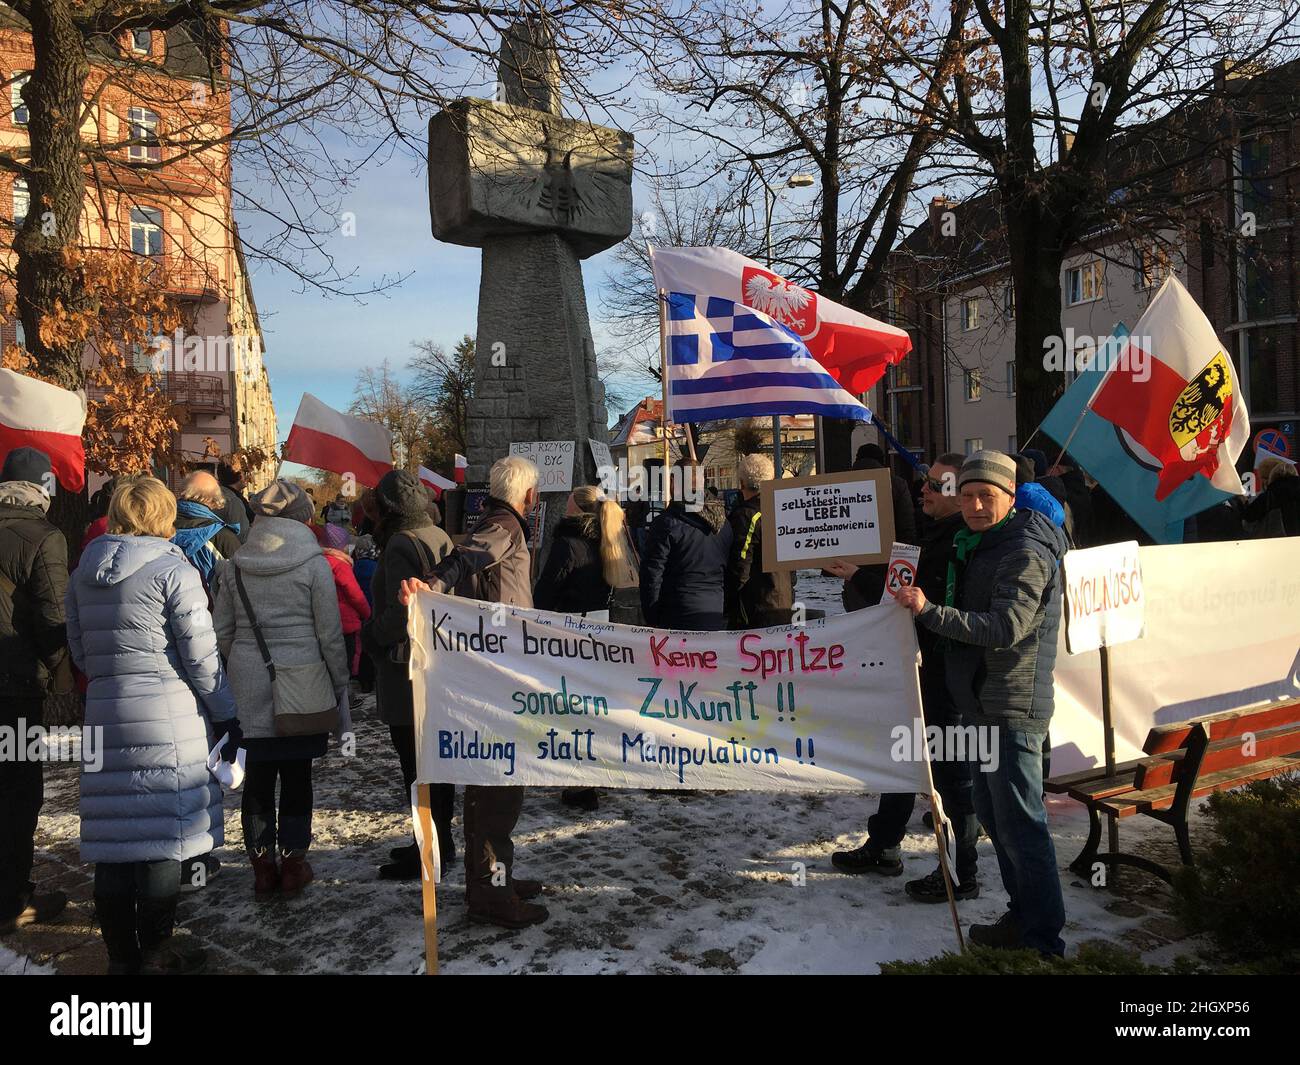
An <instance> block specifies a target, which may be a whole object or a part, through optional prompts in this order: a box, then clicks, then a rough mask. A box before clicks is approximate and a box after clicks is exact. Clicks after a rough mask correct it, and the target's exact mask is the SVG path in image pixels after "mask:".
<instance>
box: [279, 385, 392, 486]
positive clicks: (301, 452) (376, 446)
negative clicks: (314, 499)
mask: <svg viewBox="0 0 1300 1065" xmlns="http://www.w3.org/2000/svg"><path fill="white" fill-rule="evenodd" d="M283 457H284V459H285V460H286V461H288V462H299V463H302V465H304V466H314V467H315V468H316V469H318V470H329V471H330V472H332V473H342V474H352V476H353V477H355V478H356V481H357V484H360V485H365V486H366V487H368V488H373V487H374V486H375V485H377V484H378V483H379V480H380V478H381V477H383V476H384V474H386V473H387V472H388V471H389V470H391V469H392V468H393V436H392V434H391V433H390V432H389V431H388V430H387V429H385V428H384V427H383V426H382V425H380V424H379V423H378V422H372V421H367V420H366V419H365V418H353V417H352V416H351V415H347V414H341V413H339V412H338V411H336V410H335V409H334V408H333V407H327V406H325V404H324V403H322V402H321V401H320V400H319V399H317V398H316V397H315V396H313V395H311V394H310V393H307V392H304V393H303V397H302V401H301V402H300V403H299V404H298V413H297V414H295V415H294V416H293V426H292V427H291V428H290V429H289V439H288V440H286V441H285V442H284V451H283Z"/></svg>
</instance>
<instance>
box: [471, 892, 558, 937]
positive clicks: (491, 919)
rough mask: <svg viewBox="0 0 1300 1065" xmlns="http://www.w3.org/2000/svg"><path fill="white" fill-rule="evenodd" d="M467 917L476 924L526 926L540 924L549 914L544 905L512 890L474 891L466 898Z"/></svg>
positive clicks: (500, 926) (511, 926) (509, 926)
mask: <svg viewBox="0 0 1300 1065" xmlns="http://www.w3.org/2000/svg"><path fill="white" fill-rule="evenodd" d="M468 909H469V919H470V920H471V921H474V922H475V923H476V924H494V925H496V926H497V927H499V928H527V927H528V926H529V925H534V924H541V923H542V922H543V921H545V920H546V918H548V917H549V916H550V912H549V911H548V910H547V909H546V907H545V906H538V905H537V904H536V903H532V902H525V901H524V900H523V899H521V898H520V897H519V896H518V895H516V894H514V893H513V892H512V893H510V894H508V895H506V894H501V893H492V894H486V893H484V894H480V893H477V892H476V893H474V894H472V895H470V896H469V900H468Z"/></svg>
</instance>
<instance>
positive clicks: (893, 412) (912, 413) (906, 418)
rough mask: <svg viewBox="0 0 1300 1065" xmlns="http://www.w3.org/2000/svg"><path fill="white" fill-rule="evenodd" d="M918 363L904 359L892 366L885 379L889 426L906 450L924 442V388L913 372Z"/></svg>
mask: <svg viewBox="0 0 1300 1065" xmlns="http://www.w3.org/2000/svg"><path fill="white" fill-rule="evenodd" d="M914 366H915V363H914V360H912V359H911V358H907V359H904V360H903V361H902V362H900V363H899V364H898V365H897V366H891V367H890V368H889V372H888V374H887V375H886V377H885V392H886V409H887V410H888V411H889V419H890V424H891V425H892V426H893V429H894V433H895V435H896V436H897V437H898V439H899V441H901V442H902V444H903V446H904V447H907V448H912V447H916V446H917V445H919V444H920V442H921V385H920V383H919V382H918V381H917V379H916V376H915V375H914V374H913V373H912V370H913V369H914Z"/></svg>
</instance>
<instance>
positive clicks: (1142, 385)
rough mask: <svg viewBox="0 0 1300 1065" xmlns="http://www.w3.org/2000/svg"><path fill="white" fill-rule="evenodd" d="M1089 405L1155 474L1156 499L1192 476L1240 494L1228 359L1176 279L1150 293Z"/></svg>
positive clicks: (1239, 432) (1239, 423)
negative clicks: (1142, 310) (1145, 305)
mask: <svg viewBox="0 0 1300 1065" xmlns="http://www.w3.org/2000/svg"><path fill="white" fill-rule="evenodd" d="M1091 406H1092V410H1093V412H1094V413H1096V414H1099V415H1101V417H1103V418H1105V419H1106V420H1107V421H1108V422H1111V423H1112V424H1113V425H1114V426H1115V427H1116V429H1117V430H1118V431H1119V439H1120V442H1121V444H1123V446H1124V448H1125V450H1126V451H1127V452H1128V453H1129V455H1130V457H1131V458H1132V459H1133V460H1134V461H1135V462H1136V463H1138V464H1139V465H1141V466H1144V467H1145V468H1146V469H1148V470H1151V471H1153V472H1155V473H1156V475H1157V482H1156V492H1155V497H1156V500H1157V501H1161V500H1164V499H1167V498H1168V497H1169V496H1170V495H1171V494H1172V493H1173V492H1174V490H1175V489H1177V488H1178V487H1179V486H1180V485H1182V484H1184V483H1186V482H1187V480H1188V479H1189V478H1192V477H1196V476H1198V475H1199V476H1201V477H1204V478H1206V479H1207V480H1208V481H1209V482H1210V484H1212V485H1213V486H1214V487H1215V488H1217V489H1219V490H1220V491H1221V492H1227V493H1229V494H1231V495H1243V494H1245V489H1244V488H1243V487H1242V484H1241V478H1240V477H1238V476H1237V470H1236V462H1237V456H1238V455H1240V454H1241V452H1242V449H1244V448H1245V446H1246V442H1247V441H1248V440H1249V439H1250V414H1249V412H1248V411H1247V410H1246V401H1245V399H1244V398H1243V397H1242V394H1241V385H1240V384H1239V383H1238V381H1237V372H1236V370H1235V369H1234V367H1233V365H1232V358H1231V356H1229V355H1228V353H1227V350H1226V349H1225V348H1224V347H1223V345H1222V344H1221V343H1220V341H1219V338H1218V337H1217V336H1216V335H1215V332H1214V326H1212V325H1211V324H1210V320H1209V319H1208V318H1206V317H1205V312H1204V311H1202V310H1201V308H1200V307H1198V306H1197V305H1196V301H1195V300H1194V299H1192V296H1191V293H1189V292H1188V291H1187V289H1185V288H1184V287H1183V285H1182V283H1181V282H1180V281H1179V280H1178V278H1176V277H1174V276H1172V275H1171V276H1170V277H1168V278H1166V279H1165V282H1164V284H1163V285H1161V286H1160V290H1159V291H1158V292H1157V293H1156V294H1155V296H1153V297H1152V299H1151V303H1150V304H1149V305H1148V306H1147V309H1146V311H1145V313H1144V314H1143V315H1142V317H1141V318H1139V319H1138V322H1137V325H1135V326H1134V327H1133V332H1132V333H1131V334H1130V335H1129V338H1128V345H1127V347H1126V349H1125V350H1124V351H1122V352H1121V353H1120V356H1119V358H1118V359H1117V360H1116V365H1115V366H1113V367H1111V368H1110V371H1109V373H1108V375H1107V376H1106V377H1105V378H1104V379H1103V381H1102V383H1101V384H1100V385H1099V386H1098V388H1097V393H1096V395H1095V396H1094V397H1093V399H1092V403H1091Z"/></svg>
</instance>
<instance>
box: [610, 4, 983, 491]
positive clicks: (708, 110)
mask: <svg viewBox="0 0 1300 1065" xmlns="http://www.w3.org/2000/svg"><path fill="white" fill-rule="evenodd" d="M970 2H971V0H959V9H961V10H965V7H966V5H968V4H969V3H970ZM924 6H925V5H924V2H923V0H917V2H915V3H901V4H891V5H887V6H885V7H880V6H876V5H871V4H868V3H866V2H865V0H847V2H844V3H840V2H836V0H796V2H794V3H791V4H786V5H782V6H780V7H779V8H777V9H774V10H770V11H769V10H768V9H765V8H763V7H761V6H759V5H757V4H751V5H743V6H736V5H734V4H729V3H723V2H720V0H705V2H703V3H700V4H696V5H692V7H691V9H690V10H689V11H688V12H685V13H682V12H678V11H672V12H668V13H665V17H664V18H662V19H661V20H660V21H658V22H657V23H656V24H655V27H654V34H653V36H652V37H651V38H650V39H651V40H652V41H653V48H652V50H651V51H652V62H651V63H650V64H649V67H648V69H649V72H650V76H651V79H652V83H653V85H654V86H655V87H656V88H657V89H658V90H659V91H660V94H661V95H660V96H659V97H656V98H654V99H651V100H650V101H648V103H647V105H646V108H645V110H646V114H645V115H644V116H643V121H645V122H646V124H647V125H648V127H649V128H650V129H652V130H657V131H659V132H660V134H661V139H663V138H669V139H670V144H671V148H670V149H669V150H667V151H666V152H665V155H666V156H667V157H666V158H660V159H658V160H657V164H658V165H657V169H658V172H659V176H660V177H661V178H663V179H664V180H665V184H664V186H663V188H662V190H661V192H660V206H661V207H662V201H663V199H664V198H666V197H668V196H673V197H675V198H679V197H682V196H686V195H688V194H689V193H690V191H691V190H692V189H697V190H700V193H699V195H700V196H701V197H702V199H699V200H689V199H688V201H687V204H686V206H685V207H684V208H674V210H673V211H671V212H667V214H668V217H669V218H673V217H674V216H680V215H682V214H683V213H684V214H685V215H686V216H688V218H679V219H678V220H679V221H688V224H687V225H684V226H680V225H679V226H678V227H677V228H678V229H682V230H691V229H694V230H699V231H702V233H701V235H703V236H705V237H708V238H710V239H709V240H708V241H707V242H708V243H714V242H716V243H726V244H728V245H729V246H731V247H733V248H735V249H736V250H739V251H742V252H743V253H745V254H747V255H749V256H750V257H752V258H755V259H759V260H768V261H770V262H771V264H772V265H773V267H774V269H776V270H777V271H778V272H780V273H782V274H783V275H785V276H787V277H789V278H791V279H792V280H795V281H797V282H799V283H801V284H805V285H808V286H809V287H812V288H815V289H817V290H818V291H819V292H821V293H823V294H824V295H826V296H827V297H829V298H831V299H834V300H837V301H839V302H843V303H845V304H847V305H849V306H851V307H854V308H856V309H859V310H862V311H869V310H871V309H872V307H873V304H874V303H875V302H876V300H877V298H878V292H879V289H880V282H881V279H882V277H883V273H884V270H885V268H886V264H887V260H888V255H889V252H890V250H891V249H892V247H893V246H894V244H895V242H896V240H897V238H898V236H899V233H900V232H901V226H902V224H903V221H904V219H905V217H906V216H907V214H908V211H909V208H910V207H912V206H913V205H914V203H915V200H916V196H917V194H918V190H919V189H921V188H923V187H925V186H926V185H927V184H928V183H929V182H930V181H931V180H932V179H933V177H934V172H935V169H936V166H940V165H942V166H944V167H945V169H944V170H943V173H945V174H946V173H947V170H946V164H940V163H936V161H935V160H934V159H933V158H932V149H933V148H934V145H935V143H936V141H937V140H938V138H939V136H940V135H941V133H942V129H941V127H939V126H937V125H936V124H935V122H934V121H933V118H932V110H933V104H934V103H935V102H936V101H937V100H938V99H939V98H940V95H941V92H942V87H943V85H944V81H945V78H946V77H947V76H948V74H949V73H950V70H951V68H952V67H953V66H954V65H955V64H956V63H957V62H958V60H959V59H960V56H961V51H962V41H961V37H960V29H959V27H952V28H950V29H947V30H945V29H943V28H942V27H940V28H938V29H933V28H930V27H929V26H928V24H927V22H926V21H925V19H924V17H923V14H924ZM900 40H903V41H909V42H912V43H913V44H914V45H916V46H917V47H918V48H919V49H922V50H924V51H926V53H927V55H930V56H931V57H932V58H933V63H932V64H931V65H930V66H928V67H926V66H918V65H916V64H913V63H911V62H910V61H909V60H908V57H906V56H903V55H901V54H900V53H899V52H898V50H897V48H896V42H897V41H900ZM922 41H924V44H922ZM900 86H905V88H906V91H904V89H903V88H900ZM683 155H685V156H686V157H687V158H685V159H683V158H681V157H682V156H683ZM795 175H807V176H809V177H811V178H814V179H815V184H816V190H817V191H816V193H815V197H814V201H813V203H812V205H811V206H810V207H807V208H793V209H791V208H786V209H784V210H782V209H781V208H780V205H779V204H778V202H777V200H778V196H779V195H780V192H781V190H782V189H783V188H784V187H785V186H786V185H787V183H789V182H790V179H791V178H793V177H794V176H795ZM710 210H712V211H713V212H714V213H713V215H710V214H709V213H708V212H709V211H710ZM657 213H661V212H657ZM701 223H702V224H701ZM669 228H670V230H671V227H669ZM692 235H694V234H692ZM672 236H676V234H672V233H671V232H670V233H669V234H665V238H664V239H665V242H669V238H670V237H672ZM719 238H720V239H719ZM673 242H676V241H673ZM699 242H700V243H704V242H706V241H699ZM640 255H641V253H640V251H639V250H638V251H637V252H635V253H632V257H631V259H630V260H626V259H625V262H626V264H627V266H628V267H629V269H628V271H627V272H626V274H625V280H626V282H627V285H630V284H635V283H639V282H640V280H641V270H642V267H643V264H641V265H638V264H637V263H636V262H635V260H636V258H637V257H639V256H640ZM627 285H624V286H619V285H616V286H615V293H614V302H615V304H616V311H615V313H616V316H617V317H620V318H622V319H624V320H626V317H627V314H626V309H627V308H628V307H629V306H630V302H629V300H628V298H627V297H628V295H629V293H628V291H627ZM646 291H650V290H649V289H647V290H646ZM651 309H652V310H653V303H651ZM642 317H643V318H645V317H648V316H645V315H643V316H642ZM827 430H828V432H827V445H828V450H829V452H831V453H833V456H834V457H832V459H831V464H832V466H833V467H834V466H835V465H838V466H847V464H848V458H849V455H848V446H849V445H848V438H849V435H850V433H851V426H850V425H831V424H828V425H827ZM837 460H838V461H837Z"/></svg>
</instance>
